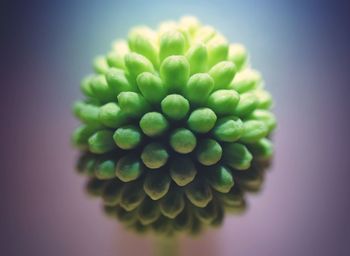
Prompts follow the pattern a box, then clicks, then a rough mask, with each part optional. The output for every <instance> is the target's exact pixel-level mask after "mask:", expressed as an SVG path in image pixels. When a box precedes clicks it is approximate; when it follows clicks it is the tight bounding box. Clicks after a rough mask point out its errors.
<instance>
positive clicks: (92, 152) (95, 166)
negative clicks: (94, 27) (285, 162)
mask: <svg viewBox="0 0 350 256" xmlns="http://www.w3.org/2000/svg"><path fill="white" fill-rule="evenodd" d="M93 67H94V70H95V72H94V74H92V75H89V76H87V77H86V78H84V79H83V80H82V82H81V87H80V88H81V91H82V93H83V94H84V96H85V98H84V100H81V101H77V102H76V103H75V104H74V107H73V112H74V114H75V116H76V117H77V118H78V119H79V120H80V121H81V123H82V124H81V126H80V127H78V128H77V129H76V130H75V131H74V133H73V136H72V140H73V143H74V145H75V146H76V147H77V148H79V149H80V150H81V151H82V157H81V158H80V160H79V163H78V170H79V171H80V172H81V173H84V174H85V175H87V176H88V177H90V178H89V179H90V182H89V185H88V190H89V191H90V193H92V194H94V195H98V196H100V197H102V198H103V202H104V205H105V210H106V212H107V213H108V215H110V216H113V217H116V218H118V219H119V220H120V221H121V222H123V223H124V224H125V225H126V226H127V227H130V228H134V229H136V230H138V231H140V232H141V231H148V230H153V231H155V232H160V233H166V234H175V233H177V232H178V231H188V232H190V233H198V231H199V230H202V228H203V227H204V226H207V225H210V226H217V225H219V224H220V223H221V222H222V219H223V216H224V213H225V211H229V210H230V209H231V210H232V209H236V210H237V209H242V208H244V207H243V206H244V205H245V204H244V200H243V192H244V191H245V188H247V183H248V188H249V184H250V185H251V184H252V183H253V184H255V183H254V181H256V179H252V177H253V178H254V177H256V175H255V174H256V173H257V171H256V170H261V169H262V168H261V166H264V164H262V163H264V162H266V161H268V160H269V159H270V158H271V156H272V152H273V150H272V143H271V141H270V139H269V138H270V135H271V133H272V131H273V130H274V128H275V126H276V119H275V117H274V115H273V114H272V113H271V111H270V109H271V107H272V97H271V95H270V94H269V92H268V91H267V90H266V89H265V88H264V82H263V80H262V76H261V74H260V73H259V72H258V71H256V70H254V69H253V68H252V67H251V65H250V63H249V60H248V54H247V51H246V49H245V47H244V46H243V45H241V44H230V43H229V42H228V41H227V40H226V39H225V37H224V36H223V35H221V34H220V33H219V32H217V31H216V30H215V29H214V28H212V27H210V26H206V25H202V24H201V23H200V22H199V21H198V20H197V19H196V18H194V17H183V18H181V19H180V21H179V22H164V23H162V24H160V26H159V27H158V29H157V30H152V29H150V28H148V27H146V26H140V27H135V28H133V29H132V30H131V31H130V33H129V35H128V38H127V40H125V41H124V40H117V41H116V42H115V43H113V44H112V49H111V50H110V51H109V52H108V53H107V54H106V55H104V56H99V57H97V58H96V59H95V61H94V64H93ZM259 173H260V171H259ZM254 175H255V176H254ZM247 177H248V178H247ZM252 180H253V181H252ZM259 184H260V183H259Z"/></svg>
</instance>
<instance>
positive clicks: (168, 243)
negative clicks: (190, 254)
mask: <svg viewBox="0 0 350 256" xmlns="http://www.w3.org/2000/svg"><path fill="white" fill-rule="evenodd" d="M155 252H156V254H155V255H156V256H177V255H178V254H179V247H178V243H177V239H176V238H175V237H161V236H159V237H157V238H156V244H155Z"/></svg>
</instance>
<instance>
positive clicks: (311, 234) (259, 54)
mask: <svg viewBox="0 0 350 256" xmlns="http://www.w3.org/2000/svg"><path fill="white" fill-rule="evenodd" d="M328 2H329V3H328V4H327V2H323V1H220V0H216V1H211V2H206V1H201V2H200V1H193V0H192V1H191V0H187V1H186V0H177V1H164V0H159V1H125V2H119V1H107V2H104V1H83V0H67V1H63V0H61V1H57V2H56V3H55V2H54V1H42V2H39V1H26V2H23V3H20V2H19V1H1V3H0V28H1V35H0V38H1V41H0V42H1V45H2V46H1V56H0V57H1V62H3V64H4V65H1V82H0V84H1V89H2V90H1V94H0V97H1V105H2V106H1V111H0V114H1V159H2V160H1V165H2V175H1V187H0V189H1V190H0V199H1V202H2V203H1V208H0V217H1V218H0V224H1V228H0V246H1V248H0V254H1V255H5V256H7V255H50V256H56V255H65V256H71V255H84V256H89V255H100V256H112V255H113V256H115V255H152V253H153V252H154V244H153V241H152V240H151V239H150V238H145V237H139V236H137V235H135V234H132V233H129V232H125V231H124V230H123V229H122V227H121V226H120V225H119V224H118V223H116V222H114V221H112V220H109V219H107V218H105V217H104V216H103V214H102V210H101V208H100V204H99V200H91V199H89V198H88V197H87V196H86V194H85V192H84V189H83V185H84V182H85V179H84V178H82V177H80V176H78V175H77V174H76V173H75V172H74V171H73V165H74V162H75V159H76V157H77V155H78V154H77V151H76V150H74V149H72V148H71V147H70V144H69V136H70V134H71V132H72V130H73V129H74V127H76V126H77V124H78V122H77V121H76V120H74V118H73V117H72V115H71V113H70V106H71V104H72V102H73V101H74V100H75V99H78V98H80V97H82V96H81V94H80V92H79V86H78V85H79V82H80V79H81V78H82V77H83V76H84V75H85V74H87V73H89V72H90V71H91V60H92V58H93V57H94V56H95V55H97V54H101V53H105V52H107V49H109V46H110V42H111V41H112V40H113V39H115V38H117V37H125V36H126V35H127V31H128V29H129V28H130V27H131V26H134V25H138V24H142V23H144V24H147V25H150V26H153V27H154V26H156V24H158V23H159V22H161V21H163V20H166V19H178V18H179V17H180V16H182V15H184V14H193V15H196V16H198V17H199V19H201V21H202V22H203V23H206V24H210V25H213V26H214V27H216V28H217V29H218V30H220V31H221V32H222V33H223V34H224V35H226V36H227V38H228V39H229V40H230V41H234V42H241V43H244V44H245V45H246V46H247V48H248V50H249V52H250V54H251V59H252V63H253V66H254V67H255V68H257V69H259V70H260V71H261V72H262V73H263V75H264V78H265V80H266V84H267V88H268V89H269V90H270V91H271V93H272V94H273V96H274V97H275V101H276V107H275V113H276V115H277V117H278V120H279V128H278V130H277V132H276V134H275V143H276V155H275V159H274V164H273V167H272V168H271V171H270V172H268V174H267V177H266V180H265V183H264V189H263V191H262V193H260V194H258V195H253V196H250V197H249V200H248V202H249V205H250V208H249V210H248V212H247V213H246V214H245V215H243V216H241V217H229V218H227V219H226V221H225V224H224V226H223V227H222V228H221V229H218V230H213V231H210V232H207V233H205V235H203V236H201V237H200V238H196V239H190V238H181V245H180V252H181V254H182V255H191V256H195V255H220V256H221V255H223V256H226V255H227V256H229V255H230V256H231V255H234V256H240V255H243V256H247V255H248V256H250V255H253V256H255V255H262V256H265V255H266V256H274V255H285V256H289V255H291V256H292V255H350V225H349V210H350V199H349V193H350V189H349V188H350V186H349V180H350V170H349V158H350V156H349V146H348V145H349V142H350V141H349V136H348V134H349V125H350V122H349V116H350V115H349V112H348V109H349V108H348V107H349V95H350V89H349V87H350V79H349V76H350V71H349V69H350V63H349V60H350V54H349V53H350V50H349V46H350V35H349V31H350V26H349V24H350V17H349V14H350V8H349V7H348V6H347V5H346V1H328ZM3 43H4V44H3ZM1 62H0V63H1Z"/></svg>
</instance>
